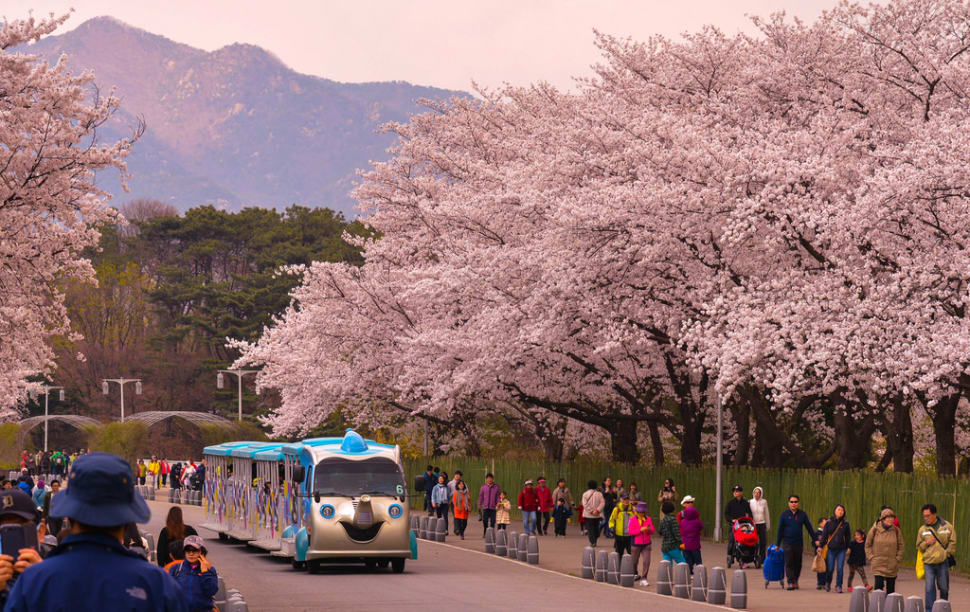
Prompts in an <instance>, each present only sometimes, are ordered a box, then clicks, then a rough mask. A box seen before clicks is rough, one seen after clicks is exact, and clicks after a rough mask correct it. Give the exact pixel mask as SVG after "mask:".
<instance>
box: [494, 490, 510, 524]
mask: <svg viewBox="0 0 970 612" xmlns="http://www.w3.org/2000/svg"><path fill="white" fill-rule="evenodd" d="M511 522H512V501H511V500H510V499H509V496H508V495H506V493H505V491H501V492H500V493H499V494H498V505H497V506H496V507H495V526H496V527H497V528H498V529H508V527H509V524H510V523H511Z"/></svg>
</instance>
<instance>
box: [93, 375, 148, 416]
mask: <svg viewBox="0 0 970 612" xmlns="http://www.w3.org/2000/svg"><path fill="white" fill-rule="evenodd" d="M130 382H133V383H135V395H141V379H140V378H105V379H103V380H102V381H101V392H102V393H104V394H105V395H107V394H108V383H118V386H119V387H120V388H121V422H122V423H124V422H125V384H126V383H130Z"/></svg>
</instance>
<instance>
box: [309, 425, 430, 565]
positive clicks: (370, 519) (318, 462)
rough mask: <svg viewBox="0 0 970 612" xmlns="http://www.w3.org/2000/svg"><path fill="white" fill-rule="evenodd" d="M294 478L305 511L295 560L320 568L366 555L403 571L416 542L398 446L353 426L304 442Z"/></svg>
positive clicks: (365, 559)
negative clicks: (330, 436) (365, 434)
mask: <svg viewBox="0 0 970 612" xmlns="http://www.w3.org/2000/svg"><path fill="white" fill-rule="evenodd" d="M293 480H294V482H296V483H299V484H300V495H301V499H300V502H301V505H302V509H301V510H302V517H303V520H302V526H301V527H300V529H299V530H298V532H297V533H296V537H295V540H296V542H295V547H296V551H295V552H296V555H295V558H294V565H295V566H296V565H297V564H298V563H299V562H300V561H302V560H305V561H306V565H307V568H308V569H309V571H310V572H311V573H316V572H317V571H318V570H319V569H320V566H321V564H322V563H325V562H347V561H362V562H364V563H365V564H367V565H368V566H369V567H374V566H380V567H386V566H387V565H391V567H392V568H393V570H394V571H395V572H403V571H404V563H405V560H406V559H408V558H412V550H416V545H415V543H414V540H413V534H412V533H411V530H410V516H409V509H408V492H407V485H406V484H405V480H404V466H403V464H402V462H401V450H400V448H399V447H398V446H395V445H390V444H381V443H378V442H374V441H373V440H365V439H364V438H363V437H362V436H361V435H360V434H358V433H357V432H355V431H353V430H352V429H348V430H347V432H346V434H345V435H344V437H343V438H336V439H329V440H327V441H326V442H318V443H317V444H315V445H311V444H307V443H304V444H303V445H302V447H301V448H300V451H299V465H298V466H296V467H295V468H294V476H293Z"/></svg>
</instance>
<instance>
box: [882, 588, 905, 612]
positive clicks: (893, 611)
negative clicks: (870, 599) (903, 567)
mask: <svg viewBox="0 0 970 612" xmlns="http://www.w3.org/2000/svg"><path fill="white" fill-rule="evenodd" d="M905 607H906V600H905V599H903V596H902V595H901V594H899V593H890V594H889V595H886V605H885V606H883V612H903V610H904V609H905Z"/></svg>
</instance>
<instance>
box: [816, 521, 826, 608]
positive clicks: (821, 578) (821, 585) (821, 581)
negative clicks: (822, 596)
mask: <svg viewBox="0 0 970 612" xmlns="http://www.w3.org/2000/svg"><path fill="white" fill-rule="evenodd" d="M826 522H827V521H826V519H825V518H824V517H823V518H820V519H818V531H816V532H815V542H814V543H813V544H814V546H815V552H816V553H818V549H819V548H821V547H822V545H821V544H819V542H822V541H823V540H822V532H823V531H825V523H826ZM815 575H816V576H817V577H818V580H817V582H816V584H815V590H817V591H824V590H825V587H826V585H827V584H828V582H829V581H828V577H829V573H828V571H824V572H815Z"/></svg>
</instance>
